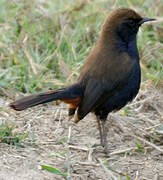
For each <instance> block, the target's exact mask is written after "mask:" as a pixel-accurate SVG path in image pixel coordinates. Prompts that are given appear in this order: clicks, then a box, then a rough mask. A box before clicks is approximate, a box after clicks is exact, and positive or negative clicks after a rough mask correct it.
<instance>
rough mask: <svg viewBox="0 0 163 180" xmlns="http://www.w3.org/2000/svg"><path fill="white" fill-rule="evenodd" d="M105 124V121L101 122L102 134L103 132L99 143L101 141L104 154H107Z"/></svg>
mask: <svg viewBox="0 0 163 180" xmlns="http://www.w3.org/2000/svg"><path fill="white" fill-rule="evenodd" d="M105 122H106V119H103V120H101V125H102V132H103V133H102V137H101V141H102V146H103V147H104V152H105V153H108V142H107V129H106V127H105Z"/></svg>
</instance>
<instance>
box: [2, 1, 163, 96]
mask: <svg viewBox="0 0 163 180" xmlns="http://www.w3.org/2000/svg"><path fill="white" fill-rule="evenodd" d="M119 7H129V8H132V9H135V10H136V11H138V12H139V13H140V14H141V15H142V16H148V17H152V18H156V19H157V20H158V21H157V22H151V23H150V24H149V23H148V24H146V25H143V27H141V29H140V32H139V34H138V48H139V52H140V57H141V67H142V72H143V80H150V84H152V85H153V86H157V87H162V86H161V84H162V83H163V82H162V78H163V71H162V66H163V1H162V0H155V1H153V0H100V1H99V0H28V1H26V0H0V94H1V95H7V96H12V97H13V93H14V95H15V90H16V92H19V93H20V92H22V93H35V92H38V91H39V92H40V91H45V90H47V89H51V88H58V87H62V86H65V85H68V84H71V83H73V82H74V81H75V80H76V79H77V77H78V74H79V72H80V68H81V67H82V64H83V62H84V59H85V58H86V57H87V55H88V54H89V52H90V50H91V49H92V47H93V46H94V45H95V43H96V41H97V39H98V37H99V33H100V29H101V26H102V24H103V22H104V20H105V19H106V17H107V16H108V14H109V13H110V12H111V11H112V10H114V9H116V8H119Z"/></svg>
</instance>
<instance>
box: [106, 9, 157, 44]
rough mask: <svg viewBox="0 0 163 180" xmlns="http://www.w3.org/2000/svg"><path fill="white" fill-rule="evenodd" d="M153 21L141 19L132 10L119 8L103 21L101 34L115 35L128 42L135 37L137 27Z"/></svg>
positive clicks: (151, 19) (145, 18)
mask: <svg viewBox="0 0 163 180" xmlns="http://www.w3.org/2000/svg"><path fill="white" fill-rule="evenodd" d="M154 20H155V19H153V18H147V17H142V16H140V15H139V14H138V13H137V12H135V11H134V10H132V9H128V8H119V9H117V10H115V11H113V12H112V13H111V14H110V15H109V17H108V18H107V20H106V21H105V23H104V25H103V33H104V34H108V33H111V34H112V33H116V35H117V36H118V37H119V38H120V39H121V40H122V41H130V40H132V38H134V37H136V34H137V32H138V30H139V27H140V26H141V25H142V24H143V23H145V22H147V21H154ZM112 35H113V34H112Z"/></svg>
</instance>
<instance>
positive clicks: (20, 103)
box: [9, 84, 82, 111]
mask: <svg viewBox="0 0 163 180" xmlns="http://www.w3.org/2000/svg"><path fill="white" fill-rule="evenodd" d="M77 97H82V89H81V87H80V86H79V85H78V84H74V85H72V86H69V87H66V88H62V89H57V90H52V91H48V92H45V93H40V94H36V95H31V96H27V97H24V98H22V99H20V100H17V101H14V102H12V103H10V104H9V106H10V107H11V108H13V109H15V110H17V111H22V110H24V109H26V108H29V107H32V106H37V105H39V104H43V103H47V102H50V101H55V100H62V99H64V98H65V99H67V98H68V99H74V98H77Z"/></svg>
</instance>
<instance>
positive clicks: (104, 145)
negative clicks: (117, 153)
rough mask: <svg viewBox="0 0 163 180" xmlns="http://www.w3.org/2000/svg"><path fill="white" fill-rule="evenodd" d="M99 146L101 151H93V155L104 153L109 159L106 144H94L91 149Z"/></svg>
mask: <svg viewBox="0 0 163 180" xmlns="http://www.w3.org/2000/svg"><path fill="white" fill-rule="evenodd" d="M98 146H101V147H102V148H103V149H94V150H93V153H104V154H105V155H106V156H107V157H109V154H110V151H109V150H108V147H107V145H106V144H103V143H99V144H94V145H93V146H92V147H93V148H95V147H98Z"/></svg>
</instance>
